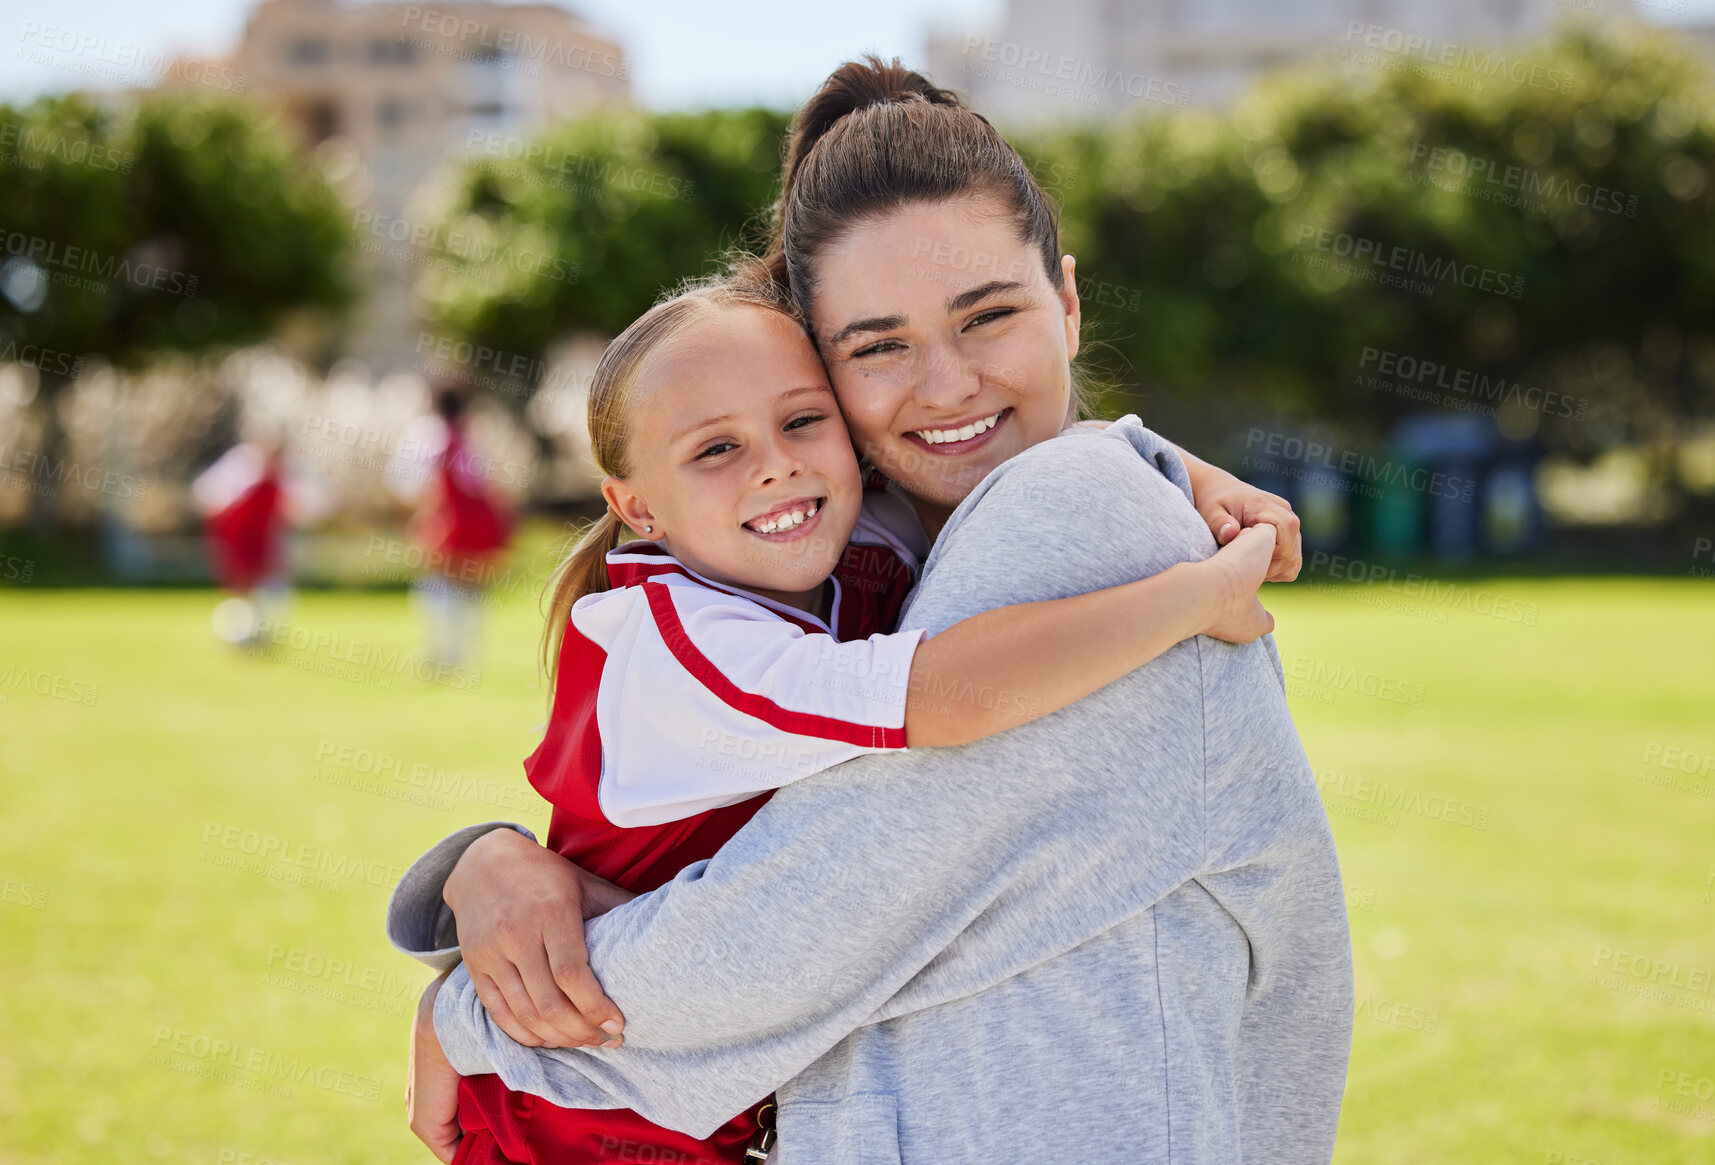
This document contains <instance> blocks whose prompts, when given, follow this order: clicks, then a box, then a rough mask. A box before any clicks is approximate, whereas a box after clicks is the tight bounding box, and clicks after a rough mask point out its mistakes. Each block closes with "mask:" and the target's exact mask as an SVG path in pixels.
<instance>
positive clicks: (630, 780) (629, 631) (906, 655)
mask: <svg viewBox="0 0 1715 1165" xmlns="http://www.w3.org/2000/svg"><path fill="white" fill-rule="evenodd" d="M591 600H600V601H591ZM572 623H573V625H574V627H576V629H577V630H578V631H579V633H580V634H583V635H584V636H586V637H587V638H589V639H591V640H592V641H593V642H595V643H596V644H597V645H598V646H600V647H601V648H602V650H603V651H605V652H606V660H605V662H604V663H603V666H602V673H601V678H600V690H599V692H598V694H597V697H596V720H597V724H598V726H599V728H600V732H601V754H602V755H601V778H600V785H599V790H598V795H597V800H598V803H599V804H600V806H601V810H602V813H603V815H604V816H606V817H607V819H608V820H609V821H611V822H613V823H614V824H615V825H619V826H623V827H634V826H642V825H658V824H661V823H662V822H667V821H676V820H679V819H681V818H685V817H690V816H693V815H694V814H697V813H702V812H705V811H707V810H710V809H718V808H721V807H723V806H726V805H732V804H736V803H737V802H739V801H743V800H746V799H747V798H749V797H753V796H755V795H756V794H758V793H761V792H764V791H766V790H770V789H777V788H780V787H781V786H782V785H788V784H791V783H792V782H793V781H796V780H799V779H801V778H803V777H807V776H809V775H811V774H812V773H817V772H820V771H822V770H823V769H825V768H828V767H830V766H832V765H836V764H839V763H840V762H841V761H845V760H850V759H851V758H852V757H855V756H862V755H864V754H865V753H871V752H883V751H886V750H889V749H897V748H904V747H905V698H906V695H907V693H908V691H909V688H910V682H911V661H912V657H913V656H914V655H915V654H916V651H917V647H918V644H919V643H921V641H922V640H923V638H924V633H923V632H921V631H910V632H903V633H899V634H893V635H872V636H870V637H869V638H867V639H855V640H852V641H849V642H844V643H842V642H839V641H837V640H836V639H834V637H833V636H831V635H826V634H808V633H806V632H804V631H803V630H802V629H801V628H799V627H798V626H796V625H795V624H793V623H790V622H788V621H786V620H784V619H781V618H780V617H779V616H777V615H774V614H773V613H771V612H770V611H768V610H767V609H765V608H763V607H762V606H760V605H758V604H756V603H753V602H750V601H749V600H747V599H744V598H742V597H739V596H734V595H726V594H722V593H720V592H718V591H712V590H708V589H706V588H702V587H696V586H677V585H671V584H665V583H661V582H653V581H652V582H646V583H643V584H642V585H640V586H634V587H627V588H625V589H624V590H622V591H610V592H607V593H605V594H603V595H600V596H590V598H588V599H585V600H582V601H580V603H579V604H578V605H577V606H575V607H574V608H573V610H572Z"/></svg>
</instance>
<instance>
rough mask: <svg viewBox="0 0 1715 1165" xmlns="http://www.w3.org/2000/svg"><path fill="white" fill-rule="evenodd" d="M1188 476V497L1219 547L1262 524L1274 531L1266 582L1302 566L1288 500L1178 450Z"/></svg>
mask: <svg viewBox="0 0 1715 1165" xmlns="http://www.w3.org/2000/svg"><path fill="white" fill-rule="evenodd" d="M1180 452H1181V454H1182V455H1183V459H1184V461H1185V469H1186V473H1187V475H1188V476H1189V477H1190V478H1191V498H1192V502H1193V503H1194V504H1195V505H1196V507H1197V512H1198V513H1199V514H1201V515H1203V520H1204V521H1205V522H1207V523H1209V529H1210V530H1212V531H1213V532H1214V535H1215V542H1216V543H1217V544H1219V545H1221V546H1225V545H1226V544H1227V543H1229V542H1231V541H1232V540H1233V537H1234V535H1236V534H1238V532H1239V531H1240V530H1246V529H1249V528H1250V527H1252V526H1257V525H1260V524H1262V523H1265V522H1266V523H1267V524H1269V525H1270V526H1273V527H1274V528H1275V530H1276V537H1275V540H1274V557H1273V558H1272V559H1271V560H1270V562H1269V565H1268V578H1267V579H1266V580H1265V581H1267V582H1291V581H1292V580H1293V579H1295V578H1297V577H1298V571H1299V568H1300V567H1302V566H1303V565H1304V542H1303V539H1302V538H1301V537H1300V536H1299V533H1298V515H1297V514H1295V513H1293V512H1292V503H1291V502H1289V501H1287V500H1286V499H1285V498H1283V497H1280V496H1279V495H1277V494H1271V493H1269V492H1268V491H1267V490H1262V489H1258V488H1257V487H1256V486H1254V485H1249V484H1247V483H1245V482H1242V481H1240V480H1239V479H1238V478H1236V477H1234V476H1233V475H1232V474H1230V473H1228V472H1227V471H1226V470H1224V469H1221V468H1219V467H1217V466H1214V465H1210V464H1209V463H1208V462H1207V461H1202V460H1199V459H1198V458H1195V457H1192V456H1190V455H1188V454H1185V453H1184V451H1183V450H1181V451H1180Z"/></svg>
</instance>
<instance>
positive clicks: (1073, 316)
mask: <svg viewBox="0 0 1715 1165" xmlns="http://www.w3.org/2000/svg"><path fill="white" fill-rule="evenodd" d="M1077 267H1078V261H1077V260H1076V259H1074V258H1072V256H1070V255H1062V256H1060V277H1061V279H1062V280H1063V281H1064V282H1065V286H1064V287H1062V288H1061V289H1060V306H1061V307H1062V308H1064V309H1065V310H1066V359H1068V360H1075V359H1077V358H1078V331H1079V328H1080V325H1082V324H1083V322H1084V308H1083V305H1082V304H1080V303H1079V302H1078V271H1077Z"/></svg>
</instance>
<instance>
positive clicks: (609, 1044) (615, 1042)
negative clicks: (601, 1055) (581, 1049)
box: [602, 1040, 624, 1048]
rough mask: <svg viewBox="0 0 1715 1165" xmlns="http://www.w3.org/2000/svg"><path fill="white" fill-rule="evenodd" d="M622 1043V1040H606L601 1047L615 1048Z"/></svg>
mask: <svg viewBox="0 0 1715 1165" xmlns="http://www.w3.org/2000/svg"><path fill="white" fill-rule="evenodd" d="M623 1042H624V1041H623V1040H608V1041H607V1042H605V1043H603V1044H602V1047H604V1048H617V1047H619V1045H620V1044H621V1043H623Z"/></svg>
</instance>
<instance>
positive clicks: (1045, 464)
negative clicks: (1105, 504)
mask: <svg viewBox="0 0 1715 1165" xmlns="http://www.w3.org/2000/svg"><path fill="white" fill-rule="evenodd" d="M1155 477H1164V478H1166V479H1167V480H1168V481H1169V482H1171V483H1172V484H1173V485H1175V486H1178V487H1179V488H1180V489H1181V490H1183V491H1184V493H1185V495H1186V497H1187V498H1189V497H1190V493H1191V482H1190V479H1189V478H1188V477H1187V476H1186V473H1185V463H1184V461H1183V460H1181V459H1180V456H1179V451H1178V450H1177V449H1176V448H1174V446H1173V444H1172V443H1171V442H1169V441H1168V440H1166V439H1165V438H1164V437H1162V436H1161V435H1160V434H1158V433H1156V432H1155V431H1154V430H1152V429H1150V428H1148V427H1146V426H1145V425H1144V423H1143V422H1142V421H1141V420H1139V419H1138V417H1137V415H1136V414H1135V413H1132V414H1127V415H1126V416H1123V417H1121V418H1119V419H1118V420H1116V421H1113V422H1111V423H1109V424H1107V425H1106V426H1105V427H1101V428H1097V427H1095V426H1093V425H1088V424H1078V425H1072V426H1070V427H1069V428H1067V429H1065V430H1063V431H1062V432H1061V433H1060V434H1059V435H1057V436H1055V437H1051V438H1049V439H1048V440H1046V441H1042V442H1039V443H1038V444H1036V445H1033V446H1031V447H1030V448H1029V449H1026V450H1024V451H1023V452H1021V453H1018V454H1016V455H1014V456H1013V457H1012V458H1011V459H1009V460H1007V461H1005V462H1002V463H1001V464H1000V465H998V466H996V467H995V469H994V470H993V471H992V472H990V474H989V475H988V477H986V478H984V479H983V481H982V483H981V484H980V485H979V486H978V487H977V491H976V492H978V493H984V492H989V491H993V490H996V489H1001V488H1003V487H1004V488H1005V490H1006V491H1007V492H1008V493H1014V492H1018V491H1029V492H1030V493H1032V494H1039V495H1044V496H1046V497H1053V498H1065V497H1068V496H1076V495H1078V494H1079V493H1080V491H1086V490H1087V491H1091V492H1090V493H1089V495H1088V497H1087V503H1088V504H1100V502H1101V501H1102V498H1103V493H1104V491H1105V490H1107V489H1112V488H1118V487H1122V486H1123V485H1124V483H1126V482H1128V481H1144V480H1150V479H1152V478H1155ZM975 496H976V495H975V493H973V498H974V497H975ZM970 500H972V499H967V502H968V501H970Z"/></svg>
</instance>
